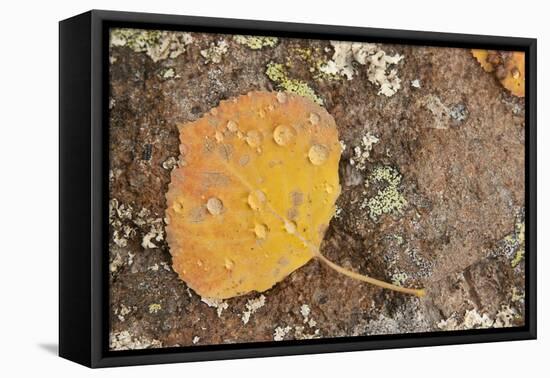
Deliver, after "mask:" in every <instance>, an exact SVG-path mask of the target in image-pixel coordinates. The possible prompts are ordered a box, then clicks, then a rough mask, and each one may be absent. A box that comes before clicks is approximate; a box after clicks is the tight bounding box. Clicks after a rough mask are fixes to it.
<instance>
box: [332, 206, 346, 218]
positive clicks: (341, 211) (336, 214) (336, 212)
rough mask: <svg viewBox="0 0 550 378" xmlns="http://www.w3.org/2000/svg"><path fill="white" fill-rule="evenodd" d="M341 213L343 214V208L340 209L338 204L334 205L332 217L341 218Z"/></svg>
mask: <svg viewBox="0 0 550 378" xmlns="http://www.w3.org/2000/svg"><path fill="white" fill-rule="evenodd" d="M343 215H344V209H342V208H341V207H340V206H338V205H336V210H334V218H336V219H342V216H343Z"/></svg>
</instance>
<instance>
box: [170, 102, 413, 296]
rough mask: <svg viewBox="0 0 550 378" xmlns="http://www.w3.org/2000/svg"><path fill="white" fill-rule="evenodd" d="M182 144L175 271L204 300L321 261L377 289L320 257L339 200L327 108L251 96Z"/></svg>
mask: <svg viewBox="0 0 550 378" xmlns="http://www.w3.org/2000/svg"><path fill="white" fill-rule="evenodd" d="M180 142H181V145H180V151H181V156H180V162H181V163H180V166H179V167H178V168H176V169H174V170H173V171H172V176H171V183H170V185H169V189H168V193H167V195H166V199H167V210H166V217H167V223H168V224H167V227H166V233H167V241H168V244H169V246H170V253H171V254H172V259H173V267H174V270H175V271H176V272H177V273H178V274H179V276H180V277H181V279H183V280H184V281H185V282H186V283H187V284H188V286H189V287H191V288H192V289H193V290H194V291H195V292H197V293H198V294H199V295H201V296H203V297H209V298H220V299H222V298H230V297H234V296H238V295H243V294H246V293H249V292H251V291H258V292H262V291H265V290H268V289H269V288H271V287H272V286H273V285H274V284H276V283H277V282H279V281H281V280H283V279H284V278H285V277H286V276H288V275H289V274H290V273H291V272H293V271H294V270H296V269H298V268H300V267H301V266H303V265H304V264H306V263H307V262H308V261H310V260H311V259H312V258H313V257H316V258H319V259H320V260H321V261H323V262H324V263H326V264H328V265H329V266H331V267H332V268H333V269H335V270H338V271H339V272H341V273H343V274H346V275H348V276H352V277H354V278H358V279H361V280H364V281H367V282H374V283H378V281H377V280H374V279H371V278H369V277H365V276H361V275H359V274H357V273H354V272H349V271H347V270H345V269H343V268H341V267H339V266H337V265H336V264H334V263H332V262H330V261H328V260H327V259H326V258H325V257H324V256H322V255H321V254H320V252H319V247H320V244H321V241H322V240H323V236H324V233H325V230H326V229H327V227H328V224H329V222H330V220H331V218H332V216H333V215H334V212H335V202H336V199H337V198H338V196H339V194H340V184H339V177H338V163H339V160H340V154H341V145H340V143H339V140H338V131H337V128H336V124H335V122H334V119H333V118H332V116H331V115H330V114H329V113H328V112H327V111H326V110H325V109H324V108H322V107H321V106H319V105H317V104H315V103H314V102H313V101H311V100H309V99H306V98H304V97H300V96H298V95H294V94H291V93H281V92H279V93H271V92H251V93H249V94H248V95H244V96H240V97H238V98H235V99H233V100H228V101H222V102H221V103H220V105H219V106H218V107H217V108H214V109H212V110H211V111H210V112H209V113H208V114H206V115H204V116H203V117H202V118H200V119H198V120H196V121H194V122H190V123H187V124H185V125H182V126H181V127H180ZM355 276H356V277H355ZM384 285H388V284H385V283H383V285H382V286H384ZM389 286H392V285H389ZM389 286H386V287H389ZM390 288H394V287H390ZM400 289H402V288H400ZM407 290H408V289H402V290H401V291H407ZM411 292H412V293H414V294H419V292H418V291H414V290H411Z"/></svg>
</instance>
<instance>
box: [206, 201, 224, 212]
mask: <svg viewBox="0 0 550 378" xmlns="http://www.w3.org/2000/svg"><path fill="white" fill-rule="evenodd" d="M206 209H207V210H208V212H209V213H210V214H212V215H220V214H221V213H222V210H223V202H222V201H221V200H220V199H219V198H216V197H211V198H209V199H208V201H206Z"/></svg>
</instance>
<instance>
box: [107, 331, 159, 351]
mask: <svg viewBox="0 0 550 378" xmlns="http://www.w3.org/2000/svg"><path fill="white" fill-rule="evenodd" d="M109 347H110V349H111V350H129V349H130V350H135V349H148V348H161V347H162V342H161V341H159V340H156V339H149V338H147V337H144V336H139V337H134V336H132V335H131V334H130V332H129V331H121V332H111V334H110V335H109Z"/></svg>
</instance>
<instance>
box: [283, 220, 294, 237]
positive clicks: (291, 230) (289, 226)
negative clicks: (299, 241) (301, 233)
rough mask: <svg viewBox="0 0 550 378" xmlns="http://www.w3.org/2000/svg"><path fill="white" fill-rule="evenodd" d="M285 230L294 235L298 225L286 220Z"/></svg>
mask: <svg viewBox="0 0 550 378" xmlns="http://www.w3.org/2000/svg"><path fill="white" fill-rule="evenodd" d="M285 230H286V232H288V233H289V234H294V233H295V232H296V223H294V222H293V221H288V220H285Z"/></svg>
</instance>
